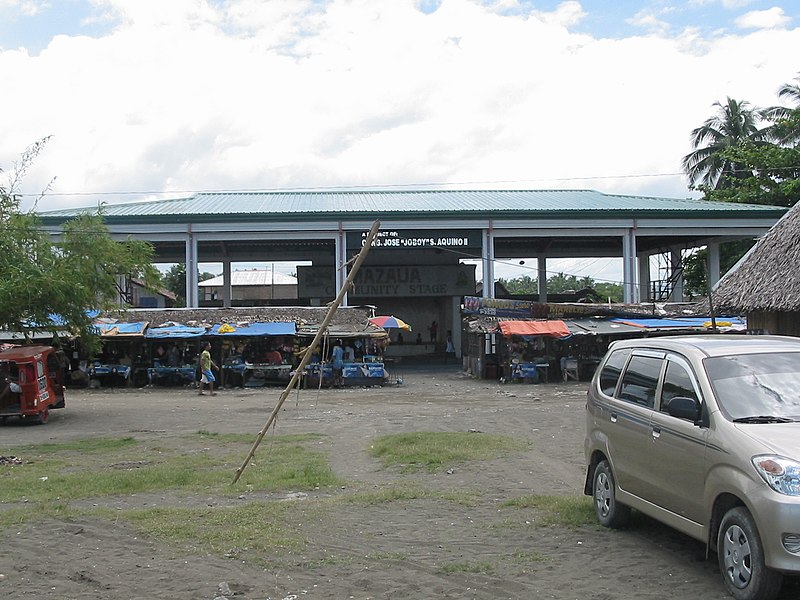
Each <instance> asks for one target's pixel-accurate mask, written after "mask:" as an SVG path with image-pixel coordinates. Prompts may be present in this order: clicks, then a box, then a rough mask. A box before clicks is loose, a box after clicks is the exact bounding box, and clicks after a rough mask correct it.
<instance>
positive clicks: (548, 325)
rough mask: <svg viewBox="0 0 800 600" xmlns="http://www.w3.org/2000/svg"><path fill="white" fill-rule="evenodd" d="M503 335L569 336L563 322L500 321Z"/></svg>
mask: <svg viewBox="0 0 800 600" xmlns="http://www.w3.org/2000/svg"><path fill="white" fill-rule="evenodd" d="M499 325H500V331H502V332H503V335H549V336H550V337H556V338H562V337H567V336H568V335H569V334H570V331H569V329H567V324H566V323H564V321H500V323H499Z"/></svg>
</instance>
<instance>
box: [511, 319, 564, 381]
mask: <svg viewBox="0 0 800 600" xmlns="http://www.w3.org/2000/svg"><path fill="white" fill-rule="evenodd" d="M498 327H499V329H500V332H501V333H502V335H503V343H502V347H501V352H500V360H501V363H500V364H501V365H502V368H503V377H504V378H505V380H506V381H523V382H526V383H542V382H546V381H549V379H550V370H551V368H552V369H553V370H555V368H556V366H557V365H558V357H557V356H556V350H555V346H554V344H553V342H554V341H555V340H556V339H559V338H563V337H567V336H569V335H570V331H569V329H568V328H567V325H566V323H564V321H560V320H547V321H544V320H543V321H500V322H499V323H498Z"/></svg>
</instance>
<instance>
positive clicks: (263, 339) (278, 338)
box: [208, 321, 297, 387]
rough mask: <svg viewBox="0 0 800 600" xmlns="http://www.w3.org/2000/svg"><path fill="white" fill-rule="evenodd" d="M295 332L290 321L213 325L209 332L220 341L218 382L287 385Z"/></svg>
mask: <svg viewBox="0 0 800 600" xmlns="http://www.w3.org/2000/svg"><path fill="white" fill-rule="evenodd" d="M296 333H297V328H296V326H295V324H294V322H292V321H281V322H274V323H241V324H231V323H223V324H217V325H214V326H213V327H212V328H211V330H210V331H209V332H208V335H209V336H210V337H212V338H217V339H218V340H219V341H220V352H221V355H222V381H221V385H224V386H228V387H262V386H264V385H271V384H276V385H286V383H288V382H289V380H290V379H291V373H292V369H293V362H294V361H293V350H294V336H295V334H296Z"/></svg>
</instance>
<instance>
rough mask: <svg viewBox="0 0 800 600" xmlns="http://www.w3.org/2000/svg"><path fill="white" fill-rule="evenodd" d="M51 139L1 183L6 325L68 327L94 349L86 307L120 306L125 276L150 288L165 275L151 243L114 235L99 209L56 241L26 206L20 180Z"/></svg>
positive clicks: (1, 290)
mask: <svg viewBox="0 0 800 600" xmlns="http://www.w3.org/2000/svg"><path fill="white" fill-rule="evenodd" d="M46 141H47V139H43V140H40V141H39V142H37V143H36V144H34V145H33V146H31V147H30V148H28V150H26V152H25V153H24V154H23V155H22V159H21V161H20V162H19V163H18V164H16V165H15V168H14V169H13V171H12V173H11V175H10V176H9V178H8V180H9V183H8V185H7V186H2V185H0V327H2V328H3V329H7V330H11V331H20V332H23V333H24V334H26V336H27V335H29V334H30V333H31V332H33V331H46V332H54V331H57V330H58V329H60V328H62V327H64V326H66V328H67V329H68V330H69V331H70V332H71V333H73V334H78V335H80V336H81V338H82V340H83V341H84V343H85V344H86V345H87V347H88V348H89V350H90V351H91V350H94V349H96V348H98V347H99V338H98V337H97V336H96V334H95V333H94V330H93V329H92V319H91V317H90V316H89V314H88V311H91V310H106V309H111V308H113V307H115V306H118V303H119V298H120V286H119V282H120V281H121V280H122V279H123V278H124V277H126V276H131V277H136V278H138V279H141V280H143V281H144V282H145V283H146V284H147V285H148V286H150V287H156V286H157V285H158V284H159V282H160V277H159V275H158V271H157V270H156V269H155V267H153V265H152V260H153V248H152V246H151V245H150V244H149V243H146V242H142V241H137V240H130V239H129V240H127V241H124V242H117V241H114V240H113V239H112V238H111V236H110V235H109V232H108V229H107V228H106V226H105V225H104V224H103V216H102V211H101V210H98V211H97V212H96V213H95V214H86V215H83V216H81V217H78V218H76V219H74V220H72V221H70V222H68V223H66V224H65V225H64V228H63V233H62V235H61V238H60V240H58V241H54V240H53V239H52V238H51V237H50V235H49V234H48V233H47V232H46V231H44V229H43V228H42V226H41V223H40V220H39V219H38V217H37V216H36V214H35V213H34V212H33V210H31V211H28V212H23V211H21V208H20V206H21V196H20V195H19V194H18V192H17V190H18V187H17V186H18V185H19V183H20V182H21V181H22V177H23V176H24V174H25V172H26V171H27V169H28V167H29V166H30V164H31V162H32V161H33V160H34V158H35V157H36V156H37V155H38V153H39V152H40V151H41V149H42V148H43V146H44V144H45V143H46ZM60 322H63V325H62V324H61V323H60Z"/></svg>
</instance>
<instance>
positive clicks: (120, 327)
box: [94, 321, 147, 337]
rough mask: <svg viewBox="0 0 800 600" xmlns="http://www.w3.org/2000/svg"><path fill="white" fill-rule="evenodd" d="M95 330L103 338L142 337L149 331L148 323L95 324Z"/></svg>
mask: <svg viewBox="0 0 800 600" xmlns="http://www.w3.org/2000/svg"><path fill="white" fill-rule="evenodd" d="M94 327H95V329H97V330H98V332H99V333H100V335H101V336H103V337H141V336H144V332H145V330H146V329H147V321H138V322H136V323H106V322H99V321H98V322H95V323H94Z"/></svg>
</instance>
